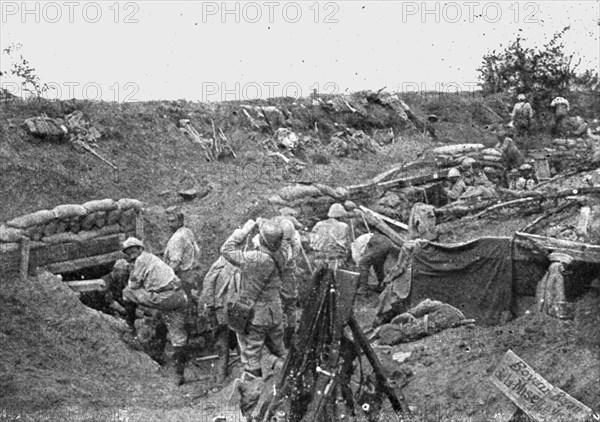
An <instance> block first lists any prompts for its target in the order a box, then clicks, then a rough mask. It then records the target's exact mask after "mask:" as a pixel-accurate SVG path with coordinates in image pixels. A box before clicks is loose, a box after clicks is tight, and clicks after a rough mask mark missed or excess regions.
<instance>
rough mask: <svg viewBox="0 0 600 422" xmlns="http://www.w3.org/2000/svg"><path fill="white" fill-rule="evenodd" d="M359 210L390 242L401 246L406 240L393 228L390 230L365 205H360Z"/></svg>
mask: <svg viewBox="0 0 600 422" xmlns="http://www.w3.org/2000/svg"><path fill="white" fill-rule="evenodd" d="M361 211H362V214H363V215H364V217H365V219H366V220H367V222H368V223H369V224H370V225H371V226H373V227H377V229H378V230H379V231H380V232H381V233H383V234H385V235H386V236H387V237H389V238H390V240H391V241H392V242H394V243H395V244H396V245H398V246H400V247H402V245H404V242H405V241H406V240H405V239H403V238H402V236H400V235H399V234H398V233H396V232H395V231H394V230H392V229H391V228H390V226H388V225H387V224H386V223H385V222H384V221H383V219H380V218H379V217H378V216H377V215H376V214H375V212H374V211H371V210H370V209H368V208H366V207H362V206H361Z"/></svg>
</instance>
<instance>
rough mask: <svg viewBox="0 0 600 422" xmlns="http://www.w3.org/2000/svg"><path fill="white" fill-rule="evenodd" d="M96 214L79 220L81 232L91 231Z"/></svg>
mask: <svg viewBox="0 0 600 422" xmlns="http://www.w3.org/2000/svg"><path fill="white" fill-rule="evenodd" d="M96 217H97V216H96V213H92V214H89V215H86V216H85V217H84V218H83V219H82V220H81V224H80V225H81V230H91V229H92V228H93V227H94V225H95V224H96Z"/></svg>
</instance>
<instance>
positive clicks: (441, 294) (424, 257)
mask: <svg viewBox="0 0 600 422" xmlns="http://www.w3.org/2000/svg"><path fill="white" fill-rule="evenodd" d="M511 260H512V259H511V239H510V238H485V237H484V238H480V239H477V240H474V241H472V242H468V243H464V244H459V245H442V244H438V243H427V244H424V245H423V246H422V248H421V250H420V252H418V253H417V254H415V255H414V257H413V269H412V289H411V303H412V304H413V305H415V304H417V303H419V302H421V301H422V300H424V299H426V298H429V299H435V300H440V301H442V302H444V303H448V304H450V305H452V306H454V307H456V308H458V309H460V310H461V311H462V312H463V313H464V314H465V316H466V317H467V318H474V319H475V320H476V321H477V323H478V324H482V325H494V324H498V323H499V322H500V316H501V314H502V312H504V311H509V310H510V308H511V301H512V293H513V281H512V280H513V277H512V276H513V271H512V265H511Z"/></svg>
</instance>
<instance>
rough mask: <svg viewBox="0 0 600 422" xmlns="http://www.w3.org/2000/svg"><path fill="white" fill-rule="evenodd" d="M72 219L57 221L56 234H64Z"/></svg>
mask: <svg viewBox="0 0 600 422" xmlns="http://www.w3.org/2000/svg"><path fill="white" fill-rule="evenodd" d="M70 220H71V219H70V218H67V219H62V220H57V221H56V233H64V232H66V231H67V228H68V227H69V222H70Z"/></svg>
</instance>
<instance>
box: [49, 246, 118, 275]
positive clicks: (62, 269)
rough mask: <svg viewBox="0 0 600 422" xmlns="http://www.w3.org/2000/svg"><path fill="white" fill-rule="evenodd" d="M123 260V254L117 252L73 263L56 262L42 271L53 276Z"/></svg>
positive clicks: (73, 261) (81, 259)
mask: <svg viewBox="0 0 600 422" xmlns="http://www.w3.org/2000/svg"><path fill="white" fill-rule="evenodd" d="M121 258H124V255H123V252H121V251H117V252H111V253H107V254H104V255H96V256H90V257H87V258H80V259H74V260H72V261H63V262H56V263H53V264H48V265H45V266H43V267H42V269H44V270H46V271H48V272H50V273H53V274H60V273H69V272H73V271H78V270H81V269H83V268H88V267H95V266H97V265H103V264H108V263H110V262H115V261H117V260H119V259H121Z"/></svg>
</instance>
